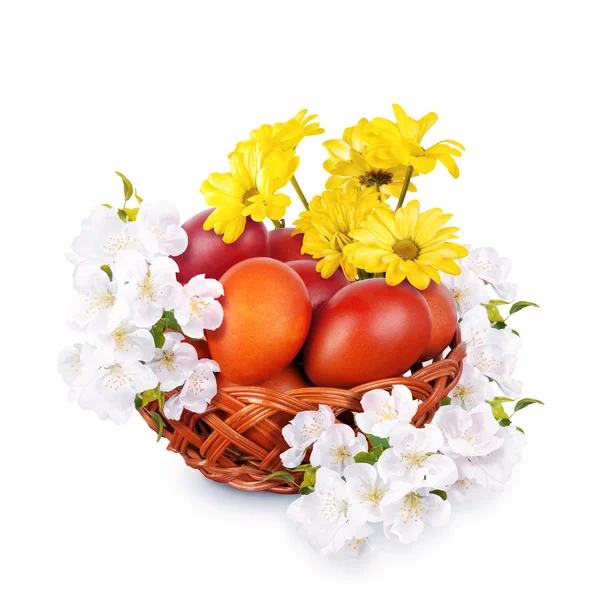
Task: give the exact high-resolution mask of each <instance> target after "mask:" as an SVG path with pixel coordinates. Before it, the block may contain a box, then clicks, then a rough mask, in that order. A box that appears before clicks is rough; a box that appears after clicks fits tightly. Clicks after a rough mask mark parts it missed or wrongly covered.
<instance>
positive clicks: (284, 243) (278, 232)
mask: <svg viewBox="0 0 600 594" xmlns="http://www.w3.org/2000/svg"><path fill="white" fill-rule="evenodd" d="M292 231H294V229H293V228H292V227H284V228H283V229H273V230H272V231H269V256H270V257H271V258H275V260H279V261H281V262H289V261H291V260H312V259H313V257H312V256H311V255H310V254H302V253H301V250H302V241H303V240H304V235H303V234H302V233H300V234H298V235H294V236H293V237H292Z"/></svg>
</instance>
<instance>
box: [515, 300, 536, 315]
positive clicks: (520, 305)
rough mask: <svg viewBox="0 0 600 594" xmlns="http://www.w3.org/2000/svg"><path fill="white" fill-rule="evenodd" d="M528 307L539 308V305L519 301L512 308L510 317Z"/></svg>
mask: <svg viewBox="0 0 600 594" xmlns="http://www.w3.org/2000/svg"><path fill="white" fill-rule="evenodd" d="M526 307H539V305H538V304H537V303H533V302H532V301H517V302H516V303H513V304H512V305H511V307H510V315H511V316H512V314H514V313H517V312H518V311H521V310H522V309H525V308H526Z"/></svg>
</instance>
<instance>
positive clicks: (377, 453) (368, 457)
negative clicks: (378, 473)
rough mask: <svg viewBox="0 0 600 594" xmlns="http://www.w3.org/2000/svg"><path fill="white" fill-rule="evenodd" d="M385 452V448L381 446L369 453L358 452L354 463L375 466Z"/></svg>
mask: <svg viewBox="0 0 600 594" xmlns="http://www.w3.org/2000/svg"><path fill="white" fill-rule="evenodd" d="M383 452H384V448H383V447H381V446H377V447H376V448H372V449H371V450H370V451H368V452H358V454H356V456H354V461H355V462H356V463H361V462H362V463H363V464H375V463H376V462H377V460H379V458H380V457H381V454H383Z"/></svg>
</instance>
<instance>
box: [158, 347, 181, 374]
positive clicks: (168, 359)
mask: <svg viewBox="0 0 600 594" xmlns="http://www.w3.org/2000/svg"><path fill="white" fill-rule="evenodd" d="M160 364H161V365H163V366H164V367H165V369H166V370H167V371H174V370H175V369H177V362H176V360H175V353H174V352H173V351H163V352H162V355H161V357H160Z"/></svg>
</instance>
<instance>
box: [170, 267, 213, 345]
mask: <svg viewBox="0 0 600 594" xmlns="http://www.w3.org/2000/svg"><path fill="white" fill-rule="evenodd" d="M222 295H223V285H222V284H221V283H220V282H219V281H216V280H214V279H211V278H206V277H205V275H204V274H199V275H198V276H194V277H193V278H192V279H190V281H189V282H188V284H187V285H185V286H184V287H183V291H182V298H181V300H180V302H179V304H178V305H177V307H176V308H175V311H174V314H175V319H176V320H177V322H178V323H179V325H180V326H181V329H182V331H183V332H184V333H185V335H186V336H189V337H190V338H203V337H204V330H216V329H217V328H218V327H219V326H220V325H221V324H222V323H223V307H222V306H221V304H220V303H219V302H218V301H217V300H216V299H217V298H218V297H221V296H222Z"/></svg>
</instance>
